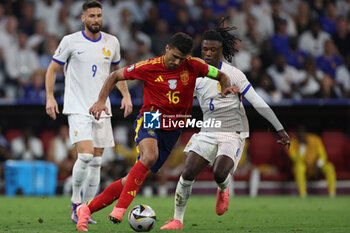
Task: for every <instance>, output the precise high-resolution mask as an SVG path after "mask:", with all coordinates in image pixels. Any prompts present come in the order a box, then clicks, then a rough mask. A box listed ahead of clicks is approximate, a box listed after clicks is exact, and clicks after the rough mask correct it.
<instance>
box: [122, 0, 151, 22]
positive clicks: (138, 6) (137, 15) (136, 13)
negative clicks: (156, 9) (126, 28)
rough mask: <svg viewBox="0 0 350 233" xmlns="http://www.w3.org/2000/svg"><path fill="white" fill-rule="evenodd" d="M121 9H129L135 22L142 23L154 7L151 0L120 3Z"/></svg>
mask: <svg viewBox="0 0 350 233" xmlns="http://www.w3.org/2000/svg"><path fill="white" fill-rule="evenodd" d="M120 5H121V7H122V8H123V7H127V8H128V9H129V10H130V12H131V15H132V19H133V22H136V23H142V22H143V21H145V19H146V18H147V16H148V12H149V9H150V8H151V6H152V5H153V4H152V2H151V1H150V0H134V1H123V2H120Z"/></svg>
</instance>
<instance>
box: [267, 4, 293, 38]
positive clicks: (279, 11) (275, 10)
mask: <svg viewBox="0 0 350 233" xmlns="http://www.w3.org/2000/svg"><path fill="white" fill-rule="evenodd" d="M271 9H272V19H273V22H274V25H275V31H277V28H278V24H279V22H280V20H281V19H283V20H285V23H286V33H287V34H288V35H289V36H295V35H296V33H297V31H296V28H295V24H294V21H293V19H292V17H290V15H289V14H288V13H286V12H285V11H284V10H283V8H282V5H281V2H280V0H271Z"/></svg>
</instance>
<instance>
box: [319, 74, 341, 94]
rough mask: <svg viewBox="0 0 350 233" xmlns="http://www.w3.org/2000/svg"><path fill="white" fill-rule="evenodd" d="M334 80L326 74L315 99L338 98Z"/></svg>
mask: <svg viewBox="0 0 350 233" xmlns="http://www.w3.org/2000/svg"><path fill="white" fill-rule="evenodd" d="M334 83H335V82H334V80H333V79H332V78H331V76H329V75H328V74H326V75H325V76H324V77H323V79H322V81H321V89H320V91H319V92H317V94H316V97H317V98H320V99H335V98H337V97H338V95H337V89H336V86H335V84H334Z"/></svg>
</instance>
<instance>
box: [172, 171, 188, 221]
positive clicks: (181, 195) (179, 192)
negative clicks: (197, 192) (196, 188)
mask: <svg viewBox="0 0 350 233" xmlns="http://www.w3.org/2000/svg"><path fill="white" fill-rule="evenodd" d="M192 184H193V181H190V180H184V179H183V178H182V176H180V179H179V181H178V182H177V186H176V191H175V211H174V219H177V220H180V221H181V222H183V219H184V215H185V210H186V204H187V200H188V198H189V197H190V195H191V191H192Z"/></svg>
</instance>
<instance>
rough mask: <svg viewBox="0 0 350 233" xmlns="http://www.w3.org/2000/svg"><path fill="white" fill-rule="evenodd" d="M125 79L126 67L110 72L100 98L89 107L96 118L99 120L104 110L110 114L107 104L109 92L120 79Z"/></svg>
mask: <svg viewBox="0 0 350 233" xmlns="http://www.w3.org/2000/svg"><path fill="white" fill-rule="evenodd" d="M123 80H125V79H124V68H121V69H118V70H116V71H113V72H112V73H110V75H109V76H108V77H107V79H106V81H105V83H104V84H103V87H102V89H101V91H100V94H99V95H98V100H97V101H96V102H95V104H94V105H92V107H91V108H90V109H89V113H90V114H91V115H93V116H94V117H95V119H96V120H99V119H100V117H101V113H102V111H105V113H106V114H107V115H109V114H110V113H109V111H108V108H107V106H106V100H107V98H108V96H109V93H111V91H112V90H113V88H114V86H115V85H116V84H117V82H118V81H123Z"/></svg>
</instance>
